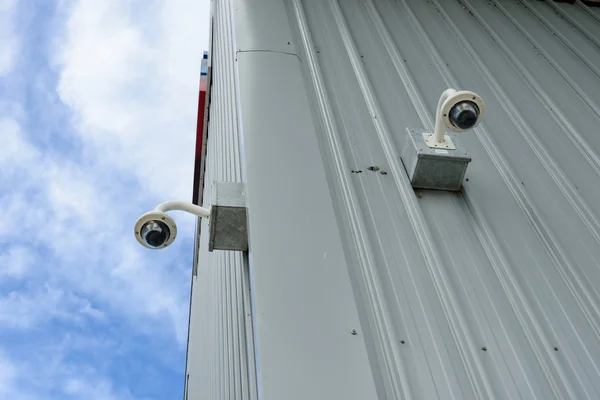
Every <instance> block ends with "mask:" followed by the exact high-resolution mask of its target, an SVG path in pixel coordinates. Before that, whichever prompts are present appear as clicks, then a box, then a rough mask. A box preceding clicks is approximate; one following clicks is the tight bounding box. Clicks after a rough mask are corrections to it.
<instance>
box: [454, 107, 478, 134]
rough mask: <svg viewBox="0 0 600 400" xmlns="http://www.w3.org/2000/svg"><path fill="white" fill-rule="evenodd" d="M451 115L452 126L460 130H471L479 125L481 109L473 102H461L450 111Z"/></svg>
mask: <svg viewBox="0 0 600 400" xmlns="http://www.w3.org/2000/svg"><path fill="white" fill-rule="evenodd" d="M449 115H450V122H451V123H452V125H454V126H455V127H457V128H460V129H469V128H472V127H473V126H475V124H476V123H477V118H478V117H479V107H477V104H475V103H473V102H472V101H461V102H460V103H457V104H455V105H454V106H453V107H452V108H451V109H450V114H449Z"/></svg>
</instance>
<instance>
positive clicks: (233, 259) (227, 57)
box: [187, 1, 257, 400]
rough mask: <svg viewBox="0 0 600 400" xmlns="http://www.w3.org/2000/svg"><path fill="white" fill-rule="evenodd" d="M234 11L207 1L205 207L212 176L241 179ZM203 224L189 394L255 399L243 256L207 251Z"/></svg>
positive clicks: (191, 398) (193, 398)
mask: <svg viewBox="0 0 600 400" xmlns="http://www.w3.org/2000/svg"><path fill="white" fill-rule="evenodd" d="M232 11H233V9H232V2H230V1H218V2H215V3H214V4H213V30H212V46H211V47H212V48H211V54H210V67H211V73H212V82H211V84H212V87H211V98H210V102H211V103H210V111H209V124H208V143H207V155H206V159H207V164H206V176H205V187H204V197H203V206H204V207H208V206H210V202H211V192H212V187H211V184H212V182H213V181H215V180H216V181H220V182H242V166H241V152H240V136H239V132H238V127H237V124H238V121H237V95H236V77H235V67H234V65H235V47H234V41H233V31H232V25H231V21H232V20H231V13H232ZM201 224H202V225H201V230H200V240H199V248H198V261H197V265H196V266H195V267H196V274H195V275H194V276H193V277H192V300H191V301H192V303H191V316H190V338H189V345H188V363H187V376H188V377H187V399H188V400H205V399H231V400H241V399H243V400H251V399H256V398H257V388H256V371H255V362H254V349H253V346H254V344H253V338H252V328H251V326H252V316H251V306H250V282H249V266H248V257H247V255H245V254H244V253H242V252H231V251H219V250H215V251H214V252H212V253H210V252H208V231H209V229H208V222H207V220H206V219H201Z"/></svg>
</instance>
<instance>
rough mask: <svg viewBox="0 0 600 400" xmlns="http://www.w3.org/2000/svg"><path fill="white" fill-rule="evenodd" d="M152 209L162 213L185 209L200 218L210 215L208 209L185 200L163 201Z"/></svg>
mask: <svg viewBox="0 0 600 400" xmlns="http://www.w3.org/2000/svg"><path fill="white" fill-rule="evenodd" d="M154 210H155V211H160V212H163V213H164V212H167V211H173V210H177V211H185V212H188V213H190V214H194V215H197V216H198V217H202V218H208V217H209V216H210V210H209V209H208V208H204V207H200V206H197V205H195V204H192V203H188V202H185V201H165V202H164V203H161V204H159V205H158V206H156V208H155V209H154Z"/></svg>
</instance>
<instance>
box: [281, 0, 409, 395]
mask: <svg viewBox="0 0 600 400" xmlns="http://www.w3.org/2000/svg"><path fill="white" fill-rule="evenodd" d="M293 8H294V12H295V17H296V21H297V24H298V28H299V30H300V36H301V40H302V45H303V47H304V49H305V53H306V62H307V65H308V69H309V71H310V75H311V79H312V83H313V86H314V88H315V91H316V93H317V102H318V104H319V111H320V113H321V119H322V120H323V122H324V126H325V129H324V131H325V136H326V139H327V142H328V144H329V146H330V148H331V154H332V156H333V161H334V166H335V168H336V172H337V177H338V184H339V185H340V187H341V190H342V197H343V201H344V206H345V208H346V212H347V214H348V217H349V219H350V221H351V226H352V237H353V239H354V244H355V245H356V249H357V252H358V254H359V263H360V265H359V266H360V271H361V274H362V279H363V282H364V285H365V288H366V292H367V300H368V302H369V308H370V309H371V310H372V312H373V318H374V320H375V333H376V341H377V342H378V346H379V347H380V350H379V352H380V354H381V356H382V357H383V362H384V364H385V367H386V370H385V372H386V376H387V380H388V385H389V387H390V388H391V389H392V396H393V397H392V398H395V399H405V400H410V399H412V398H413V396H412V393H411V391H410V386H409V384H408V379H407V376H406V371H405V366H404V363H403V361H402V356H401V354H400V349H399V348H398V344H397V343H398V338H397V335H396V333H395V332H394V331H393V328H392V327H393V324H392V323H391V321H390V317H389V310H388V308H387V305H386V304H385V300H384V298H383V296H382V295H381V292H382V289H381V284H380V281H379V276H378V273H377V270H376V268H375V266H374V260H373V256H372V254H371V253H372V251H371V248H370V244H369V240H368V239H367V235H366V234H365V231H366V229H365V227H364V221H363V216H362V213H361V211H360V207H359V206H358V204H357V203H358V202H357V200H356V194H355V192H354V187H353V185H352V182H350V180H349V178H348V172H347V171H348V170H349V169H350V168H348V163H347V161H346V158H345V155H344V151H343V150H342V148H341V144H340V139H339V134H338V129H337V126H336V123H335V121H334V118H333V115H332V111H331V106H330V101H329V99H328V96H327V93H326V89H325V87H324V84H323V78H322V74H321V72H320V69H319V66H318V62H317V61H316V60H315V56H314V54H315V50H314V45H313V42H312V39H311V37H310V32H309V28H308V24H307V22H306V16H305V15H304V10H303V7H302V4H301V2H300V0H293Z"/></svg>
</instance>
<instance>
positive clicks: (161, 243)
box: [134, 201, 210, 249]
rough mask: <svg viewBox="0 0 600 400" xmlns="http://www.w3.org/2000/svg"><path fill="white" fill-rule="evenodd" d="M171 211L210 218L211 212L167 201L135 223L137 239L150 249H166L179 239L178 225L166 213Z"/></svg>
mask: <svg viewBox="0 0 600 400" xmlns="http://www.w3.org/2000/svg"><path fill="white" fill-rule="evenodd" d="M171 210H181V211H187V212H189V213H191V214H194V215H197V216H199V217H203V218H208V217H209V216H210V210H208V209H206V208H203V207H199V206H197V205H195V204H191V203H186V202H182V201H167V202H165V203H162V204H159V205H158V206H157V207H156V208H155V209H154V210H153V211H150V212H147V213H146V214H144V215H142V216H141V217H140V218H139V219H138V220H137V222H136V223H135V228H134V232H135V238H136V239H137V241H138V242H140V244H141V245H142V246H144V247H146V248H149V249H164V248H165V247H167V246H169V245H170V244H171V243H173V241H174V240H175V238H176V237H177V224H175V221H174V220H173V218H171V217H169V216H168V215H167V214H166V212H167V211H171Z"/></svg>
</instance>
